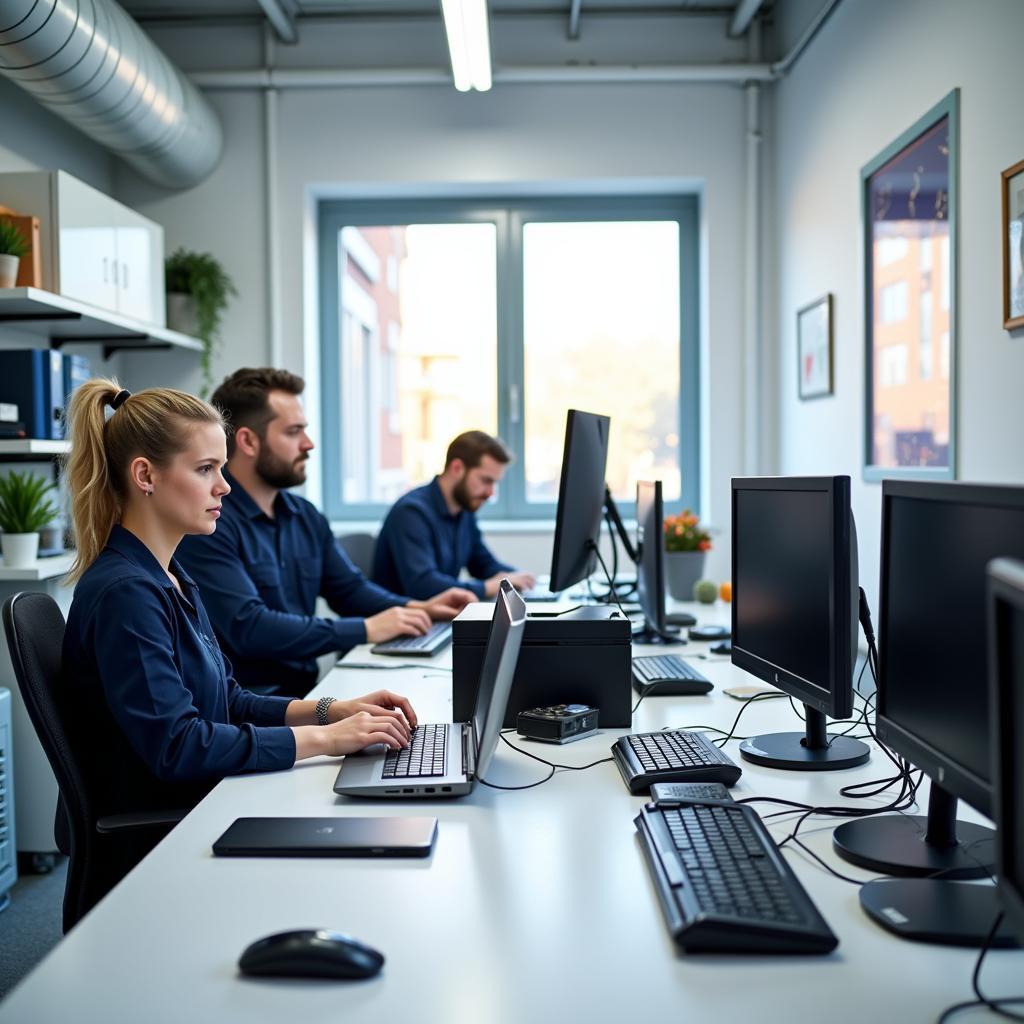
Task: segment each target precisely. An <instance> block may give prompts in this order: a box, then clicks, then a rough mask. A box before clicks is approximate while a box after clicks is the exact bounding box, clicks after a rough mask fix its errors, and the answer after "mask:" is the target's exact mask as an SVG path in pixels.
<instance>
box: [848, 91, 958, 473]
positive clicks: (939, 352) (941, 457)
mask: <svg viewBox="0 0 1024 1024" xmlns="http://www.w3.org/2000/svg"><path fill="white" fill-rule="evenodd" d="M959 108H960V91H959V90H958V89H954V90H953V91H952V92H951V93H949V95H947V96H946V97H945V98H944V99H943V100H942V101H941V102H939V103H937V104H936V105H935V106H934V107H932V109H931V110H929V111H928V112H927V113H926V114H925V115H924V116H923V117H921V118H920V119H919V120H918V121H916V122H915V123H914V124H913V125H911V126H910V128H908V129H907V130H906V131H905V132H904V133H903V134H902V135H900V137H899V138H898V139H895V140H894V141H893V142H892V143H890V145H888V146H887V147H886V148H885V149H884V150H882V152H881V153H879V154H878V156H876V157H875V158H874V159H873V160H872V161H870V162H869V163H868V164H866V165H865V166H864V167H863V168H862V169H861V213H862V223H863V232H864V237H863V246H864V325H865V346H864V366H865V389H864V392H865V413H864V478H865V479H866V480H881V479H883V478H887V477H901V478H903V479H931V480H951V479H954V478H955V476H956V422H957V417H956V334H957V317H956V295H957V287H956V284H957V209H958V191H959V189H958V150H959Z"/></svg>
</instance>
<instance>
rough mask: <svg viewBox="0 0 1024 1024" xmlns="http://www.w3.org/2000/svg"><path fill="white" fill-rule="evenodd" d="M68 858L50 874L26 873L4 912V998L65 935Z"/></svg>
mask: <svg viewBox="0 0 1024 1024" xmlns="http://www.w3.org/2000/svg"><path fill="white" fill-rule="evenodd" d="M67 871H68V862H67V859H66V858H63V857H62V858H61V859H60V863H59V864H58V865H57V867H55V868H54V869H53V871H51V872H50V873H49V874H48V875H22V876H20V877H19V878H18V881H17V882H15V883H14V886H13V888H12V889H11V902H10V904H9V906H8V907H7V909H6V910H5V911H3V912H2V913H0V949H2V950H3V956H0V999H2V998H3V997H4V996H5V995H6V994H7V993H8V992H10V991H11V989H12V988H14V986H15V985H17V984H18V982H19V981H21V979H22V978H23V977H24V976H25V975H26V974H28V972H29V971H31V970H32V968H33V967H35V965H36V964H37V963H39V961H40V960H42V959H43V957H44V956H46V954H47V953H49V952H50V950H51V949H53V947H54V946H56V945H57V943H58V942H59V941H60V940H61V938H62V937H63V932H62V931H61V911H62V906H63V902H64V880H65V878H66V877H67Z"/></svg>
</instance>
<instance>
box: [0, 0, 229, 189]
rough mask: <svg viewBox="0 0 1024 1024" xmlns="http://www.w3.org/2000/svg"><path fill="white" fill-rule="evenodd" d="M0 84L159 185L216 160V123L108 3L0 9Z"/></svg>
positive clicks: (6, 2)
mask: <svg viewBox="0 0 1024 1024" xmlns="http://www.w3.org/2000/svg"><path fill="white" fill-rule="evenodd" d="M0 74H2V75H4V76H6V77H7V78H9V79H11V81H13V82H16V83H17V84H18V85H20V86H21V87H22V88H23V89H24V90H25V91H26V92H28V93H30V94H31V95H32V96H33V97H34V98H35V99H36V100H38V101H39V102H40V103H42V104H43V105H44V106H46V107H48V108H49V109H50V110H52V111H53V112H54V113H55V114H57V115H59V116H60V117H62V118H64V120H65V121H69V122H70V123H71V124H73V125H74V126H75V127H76V128H78V129H79V130H80V131H82V132H84V133H85V134H86V135H88V136H89V137H90V138H92V139H95V140H96V141H97V142H98V143H100V144H101V145H103V146H106V147H107V148H108V149H111V150H113V152H115V153H116V154H117V155H118V156H120V157H121V158H122V159H123V160H125V161H126V162H127V163H129V164H131V165H132V166H133V167H134V168H135V169H136V170H137V171H138V172H139V173H140V174H143V175H144V176H145V177H147V178H148V179H149V180H150V181H153V182H156V183H157V184H158V185H163V186H165V187H167V188H187V187H188V186H191V185H196V184H198V183H199V182H200V181H202V180H203V179H204V178H205V177H206V176H207V175H208V174H209V173H210V172H211V171H212V170H213V168H214V167H216V165H217V162H218V161H219V160H220V155H221V148H222V143H223V137H222V134H221V127H220V122H219V121H218V120H217V115H216V114H215V113H214V111H213V109H212V108H211V107H210V105H209V103H207V101H206V100H205V99H204V98H203V96H202V95H201V94H200V92H199V91H198V90H197V89H196V87H195V86H194V85H193V84H192V83H191V82H190V81H189V80H188V79H187V78H186V77H185V75H184V74H182V72H181V71H179V70H178V69H177V68H176V67H175V66H174V65H173V64H172V63H171V62H170V61H169V60H168V59H167V57H165V56H164V54H163V53H161V52H160V50H159V49H158V48H157V47H156V45H155V44H154V43H153V42H152V40H150V39H149V38H148V37H147V36H146V35H145V34H144V33H143V32H142V30H141V29H140V28H139V26H138V25H136V24H135V22H134V21H132V19H131V18H130V17H129V16H128V15H127V14H126V13H125V12H124V10H122V8H121V7H120V6H118V4H116V3H115V2H114V0H0Z"/></svg>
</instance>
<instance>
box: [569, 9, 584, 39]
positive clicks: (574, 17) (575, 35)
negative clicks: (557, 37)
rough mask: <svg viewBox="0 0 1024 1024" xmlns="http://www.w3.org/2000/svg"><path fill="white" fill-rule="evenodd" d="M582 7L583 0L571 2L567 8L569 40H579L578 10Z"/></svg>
mask: <svg viewBox="0 0 1024 1024" xmlns="http://www.w3.org/2000/svg"><path fill="white" fill-rule="evenodd" d="M582 6H583V0H572V6H571V7H570V8H569V38H570V39H579V37H580V8H581V7H582Z"/></svg>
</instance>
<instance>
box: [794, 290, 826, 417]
mask: <svg viewBox="0 0 1024 1024" xmlns="http://www.w3.org/2000/svg"><path fill="white" fill-rule="evenodd" d="M796 347H797V359H798V360H799V366H798V371H799V389H800V390H799V393H800V398H801V399H802V400H806V399H808V398H825V397H826V396H828V395H831V394H832V392H833V379H832V293H831V292H829V293H828V294H827V295H823V296H822V297H821V298H820V299H815V300H814V302H811V303H809V304H808V305H806V306H804V307H803V308H802V309H798V310H797V313H796Z"/></svg>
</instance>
